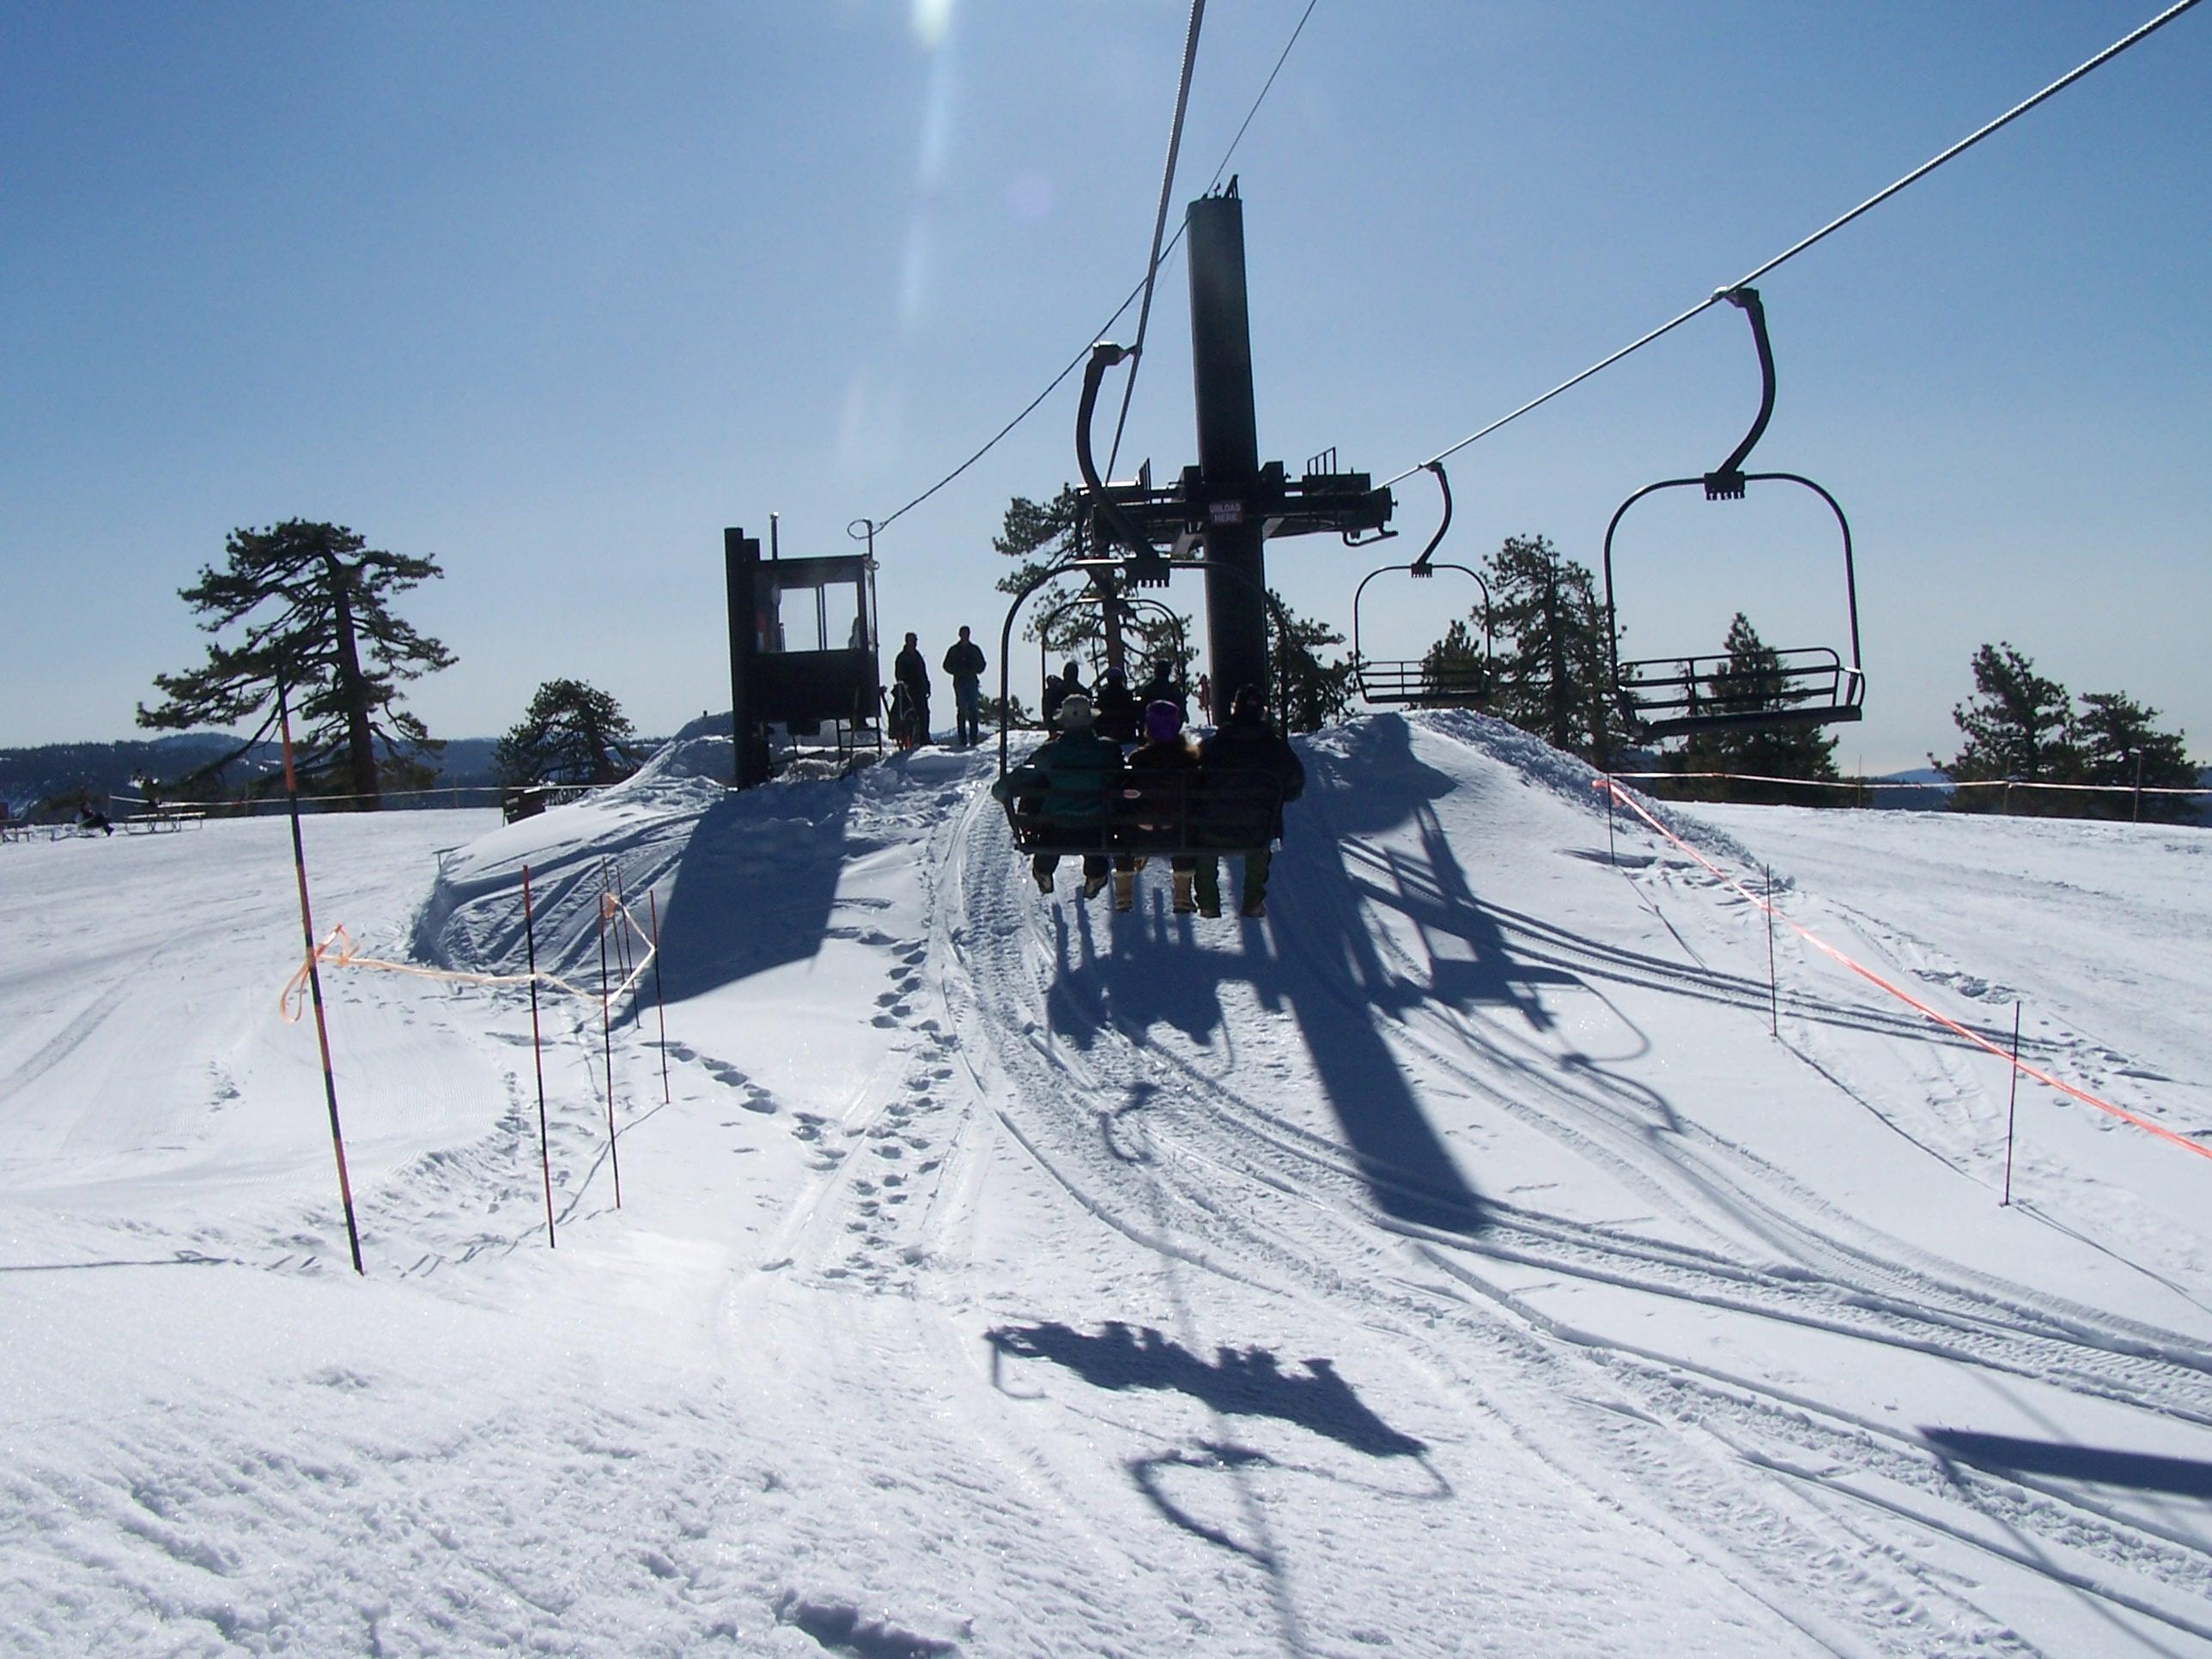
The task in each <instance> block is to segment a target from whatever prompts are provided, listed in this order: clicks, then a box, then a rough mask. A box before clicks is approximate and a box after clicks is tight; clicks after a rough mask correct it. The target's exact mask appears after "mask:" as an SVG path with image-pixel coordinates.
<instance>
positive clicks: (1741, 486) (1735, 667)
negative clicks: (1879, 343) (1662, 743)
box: [1605, 288, 1866, 741]
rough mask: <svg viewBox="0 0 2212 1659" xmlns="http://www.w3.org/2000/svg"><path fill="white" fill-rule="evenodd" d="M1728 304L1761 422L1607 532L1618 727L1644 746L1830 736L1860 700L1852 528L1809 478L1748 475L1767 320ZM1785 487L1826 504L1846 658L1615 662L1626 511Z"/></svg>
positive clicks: (1797, 652)
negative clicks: (1747, 328)
mask: <svg viewBox="0 0 2212 1659" xmlns="http://www.w3.org/2000/svg"><path fill="white" fill-rule="evenodd" d="M1726 297H1727V298H1728V300H1729V302H1730V303H1731V304H1733V305H1735V306H1736V307H1739V308H1740V309H1741V310H1742V311H1743V313H1745V315H1746V316H1747V317H1748V318H1749V319H1750V321H1751V331H1752V339H1753V343H1754V344H1755V345H1756V346H1757V347H1758V349H1759V380H1760V396H1759V415H1758V418H1756V419H1755V420H1753V422H1752V423H1751V430H1750V431H1748V432H1747V433H1746V434H1745V435H1744V438H1743V441H1742V442H1741V443H1740V444H1738V445H1737V446H1736V447H1735V453H1733V454H1731V455H1730V456H1729V458H1728V459H1726V460H1725V461H1723V462H1722V463H1721V465H1720V466H1719V468H1718V469H1717V471H1711V472H1708V473H1705V474H1704V475H1702V476H1701V477H1694V478H1666V479H1662V480H1661V481H1660V482H1659V483H1652V484H1646V485H1644V488H1643V489H1639V490H1638V491H1637V492H1636V493H1635V494H1634V495H1631V496H1630V497H1629V498H1628V499H1627V500H1626V501H1623V502H1622V503H1621V504H1620V507H1619V508H1618V510H1616V511H1615V512H1614V513H1613V520H1612V522H1611V523H1609V524H1608V525H1607V526H1606V529H1605V611H1606V622H1607V627H1608V629H1609V630H1610V633H1611V641H1610V651H1611V657H1612V665H1613V699H1614V702H1615V703H1616V705H1617V706H1618V707H1619V708H1620V714H1621V718H1622V719H1623V720H1624V721H1626V724H1627V726H1628V727H1629V730H1630V731H1631V732H1632V733H1633V734H1634V735H1635V736H1636V737H1637V738H1639V739H1642V740H1647V741H1650V740H1656V739H1658V738H1672V737H1685V736H1690V735H1693V734H1695V733H1698V732H1713V731H1720V730H1726V729H1743V728H1755V727H1775V726H1826V725H1831V724H1834V723H1836V722H1839V721H1844V720H1857V719H1858V718H1859V715H1860V703H1861V702H1862V700H1863V698H1864V696H1865V694H1866V678H1865V676H1864V675H1863V673H1862V672H1861V671H1860V668H1859V601H1858V579H1857V571H1856V569H1855V568H1854V567H1853V563H1852V556H1851V526H1850V521H1849V520H1846V519H1845V518H1844V509H1843V508H1842V507H1839V506H1838V505H1837V503H1836V498H1835V497H1834V496H1832V495H1830V494H1829V493H1828V492H1827V491H1826V490H1825V489H1822V488H1821V487H1820V485H1819V484H1817V483H1814V482H1813V481H1812V480H1811V479H1810V478H1808V477H1801V476H1800V475H1799V474H1797V473H1795V472H1746V471H1743V470H1742V468H1743V463H1744V461H1745V460H1746V459H1747V458H1748V457H1749V456H1750V454H1751V451H1752V447H1753V445H1755V444H1756V443H1758V441H1759V435H1761V434H1762V433H1764V432H1765V430H1766V422H1767V420H1768V417H1769V416H1771V415H1772V414H1773V412H1774V352H1773V349H1772V348H1771V346H1770V345H1769V343H1768V342H1767V337H1766V313H1765V308H1764V307H1762V306H1761V305H1760V304H1759V294H1758V291H1757V290H1756V289H1748V288H1740V289H1731V290H1730V291H1729V294H1728V295H1727V296H1726ZM1755 483H1758V484H1764V483H1788V484H1794V485H1796V486H1797V487H1798V488H1800V489H1809V490H1811V491H1812V492H1813V494H1814V495H1818V496H1819V497H1820V499H1821V500H1822V501H1825V502H1826V503H1827V507H1828V510H1829V512H1831V513H1833V514H1834V515H1835V520H1836V527H1837V529H1838V531H1839V532H1841V533H1842V537H1843V552H1844V617H1845V621H1846V623H1848V626H1849V632H1850V655H1849V657H1848V658H1846V657H1844V655H1843V654H1842V653H1839V652H1838V651H1837V650H1835V649H1834V648H1833V647H1827V646H1802V647H1791V648H1786V649H1782V650H1778V651H1775V652H1774V653H1772V656H1771V659H1770V660H1762V661H1760V662H1759V663H1757V664H1754V665H1750V666H1748V667H1747V665H1745V664H1743V663H1741V662H1740V661H1738V660H1737V659H1734V658H1731V657H1729V656H1728V655H1726V654H1716V655H1703V656H1680V657H1649V658H1643V659H1638V660H1635V661H1631V662H1623V661H1621V659H1620V616H1619V613H1618V611H1617V610H1616V608H1615V601H1614V593H1613V538H1614V535H1615V533H1616V532H1618V531H1619V530H1620V521H1621V520H1622V519H1623V518H1625V517H1626V516H1627V513H1628V510H1629V509H1630V508H1631V507H1634V506H1635V505H1636V504H1637V503H1638V501H1642V500H1644V498H1645V497H1646V496H1648V495H1656V493H1657V492H1659V491H1660V490H1662V489H1695V488H1699V487H1700V486H1702V487H1703V488H1704V489H1705V499H1706V500H1707V501H1741V500H1742V499H1743V498H1744V495H1745V493H1746V490H1747V488H1748V487H1749V486H1750V485H1752V484H1755Z"/></svg>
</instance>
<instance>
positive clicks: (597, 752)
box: [492, 680, 641, 784]
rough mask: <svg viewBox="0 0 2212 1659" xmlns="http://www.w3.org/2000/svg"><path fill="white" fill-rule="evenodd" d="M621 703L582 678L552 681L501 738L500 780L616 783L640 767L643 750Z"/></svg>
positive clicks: (496, 754) (497, 754) (496, 758)
mask: <svg viewBox="0 0 2212 1659" xmlns="http://www.w3.org/2000/svg"><path fill="white" fill-rule="evenodd" d="M636 736H637V734H636V732H635V731H633V730H632V729H631V726H630V723H629V718H628V717H627V716H626V715H624V714H623V711H622V705H621V704H620V703H618V702H616V701H615V700H614V699H613V698H612V697H611V696H608V695H607V694H606V693H605V692H604V691H602V690H599V689H598V688H597V687H596V686H591V685H586V684H584V682H583V681H581V680H548V681H546V682H545V684H543V685H541V686H539V687H538V695H537V696H534V697H532V699H531V700H530V710H529V712H528V713H527V714H525V715H524V716H523V717H522V720H521V723H520V724H519V725H517V726H514V727H513V729H512V730H511V731H509V732H507V735H506V736H505V737H503V738H501V739H500V740H499V744H498V747H497V748H496V749H495V750H493V752H492V767H493V769H494V771H495V773H496V774H497V775H498V777H499V781H501V783H509V784H522V783H613V782H616V781H617V780H619V779H622V778H625V777H628V776H629V775H630V773H632V772H633V771H635V770H636V769H637V763H638V759H639V757H640V754H641V750H639V749H638V746H637V744H636Z"/></svg>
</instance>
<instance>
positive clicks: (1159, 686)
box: [1136, 657, 1190, 726]
mask: <svg viewBox="0 0 2212 1659" xmlns="http://www.w3.org/2000/svg"><path fill="white" fill-rule="evenodd" d="M1136 695H1137V703H1138V706H1139V708H1145V709H1150V708H1152V705H1153V704H1154V703H1156V702H1170V703H1173V704H1174V705H1175V710H1176V714H1179V715H1181V716H1182V723H1183V724H1184V725H1185V726H1188V725H1189V724H1190V702H1189V700H1188V698H1187V697H1185V696H1183V690H1182V687H1181V686H1180V685H1177V684H1176V682H1175V664H1174V663H1173V662H1172V661H1170V659H1167V658H1165V657H1162V658H1161V659H1159V660H1158V662H1156V663H1154V664H1153V665H1152V678H1150V679H1148V680H1146V682H1145V683H1144V684H1142V685H1140V686H1139V687H1138V688H1137V694H1136Z"/></svg>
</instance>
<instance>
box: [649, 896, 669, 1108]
mask: <svg viewBox="0 0 2212 1659" xmlns="http://www.w3.org/2000/svg"><path fill="white" fill-rule="evenodd" d="M645 902H646V908H647V910H648V911H649V912H650V913H651V915H652V917H653V1018H656V1019H658V1020H659V1022H660V1103H661V1104H662V1105H664V1106H665V1105H667V1104H668V1005H667V1004H666V1002H665V1001H664V1000H662V998H661V994H660V895H659V893H657V892H655V891H654V890H653V889H652V888H650V887H648V888H647V889H646V890H645Z"/></svg>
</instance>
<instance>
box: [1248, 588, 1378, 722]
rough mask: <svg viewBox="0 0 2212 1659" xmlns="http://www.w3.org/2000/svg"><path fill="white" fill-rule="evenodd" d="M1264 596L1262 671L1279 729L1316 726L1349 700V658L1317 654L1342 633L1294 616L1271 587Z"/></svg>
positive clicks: (1333, 717)
mask: <svg viewBox="0 0 2212 1659" xmlns="http://www.w3.org/2000/svg"><path fill="white" fill-rule="evenodd" d="M1267 598H1268V601H1269V603H1268V606H1267V674H1268V678H1270V679H1272V680H1273V681H1274V702H1275V708H1276V709H1277V711H1278V714H1279V720H1280V723H1281V726H1282V729H1283V730H1284V731H1285V732H1318V731H1320V730H1321V728H1322V726H1326V725H1328V723H1329V721H1331V720H1338V719H1340V718H1341V717H1342V716H1343V714H1344V712H1345V710H1346V709H1347V708H1350V707H1351V706H1352V660H1351V659H1350V658H1348V657H1347V658H1341V659H1338V660H1336V661H1334V662H1324V661H1322V659H1321V657H1320V655H1319V653H1320V651H1321V649H1322V647H1324V646H1331V645H1342V644H1343V643H1344V635H1341V634H1340V633H1338V632H1337V631H1336V630H1335V629H1333V628H1331V627H1330V626H1329V625H1328V623H1321V622H1312V621H1310V620H1308V619H1307V618H1305V617H1301V616H1299V615H1298V614H1297V612H1296V611H1292V610H1291V608H1290V606H1288V605H1285V604H1284V603H1283V601H1282V597H1281V595H1279V594H1278V593H1275V592H1273V591H1272V590H1270V591H1269V593H1268V595H1267ZM1235 695H1236V694H1235V692H1234V691H1233V690H1231V691H1230V692H1229V693H1228V696H1235ZM1214 697H1215V707H1216V708H1222V707H1225V706H1226V697H1225V696H1224V695H1223V694H1222V693H1221V692H1219V691H1217V692H1216V693H1215V694H1214Z"/></svg>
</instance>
